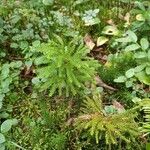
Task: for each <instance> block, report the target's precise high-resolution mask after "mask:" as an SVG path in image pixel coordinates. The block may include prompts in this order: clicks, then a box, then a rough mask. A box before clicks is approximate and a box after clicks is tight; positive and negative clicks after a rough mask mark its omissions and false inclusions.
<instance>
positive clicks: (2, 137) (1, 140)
mask: <svg viewBox="0 0 150 150" xmlns="http://www.w3.org/2000/svg"><path fill="white" fill-rule="evenodd" d="M5 141H6V139H5V136H4V135H3V134H2V133H0V144H2V143H4V142H5Z"/></svg>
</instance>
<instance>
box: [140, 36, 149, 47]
mask: <svg viewBox="0 0 150 150" xmlns="http://www.w3.org/2000/svg"><path fill="white" fill-rule="evenodd" d="M140 44H141V47H142V49H143V50H146V49H148V47H149V42H148V40H147V39H146V38H142V39H141V40H140Z"/></svg>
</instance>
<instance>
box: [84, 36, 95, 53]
mask: <svg viewBox="0 0 150 150" xmlns="http://www.w3.org/2000/svg"><path fill="white" fill-rule="evenodd" d="M84 42H85V44H86V46H87V47H88V48H89V49H90V50H92V49H93V48H94V47H95V43H94V41H93V39H92V37H91V36H90V35H88V34H86V35H85V37H84Z"/></svg>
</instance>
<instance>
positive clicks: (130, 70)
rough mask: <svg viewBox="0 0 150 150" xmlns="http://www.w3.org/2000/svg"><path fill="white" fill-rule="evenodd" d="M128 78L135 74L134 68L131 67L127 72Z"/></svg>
mask: <svg viewBox="0 0 150 150" xmlns="http://www.w3.org/2000/svg"><path fill="white" fill-rule="evenodd" d="M125 75H126V77H127V78H131V77H133V76H134V69H133V68H132V69H129V70H128V71H127V72H126V73H125Z"/></svg>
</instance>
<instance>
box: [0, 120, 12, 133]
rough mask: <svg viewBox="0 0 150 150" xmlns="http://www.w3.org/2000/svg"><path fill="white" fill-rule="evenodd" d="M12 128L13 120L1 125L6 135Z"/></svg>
mask: <svg viewBox="0 0 150 150" xmlns="http://www.w3.org/2000/svg"><path fill="white" fill-rule="evenodd" d="M11 127H12V120H10V119H8V120H6V121H4V122H3V123H2V124H1V132H2V133H6V132H8V131H9V130H10V129H11Z"/></svg>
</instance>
